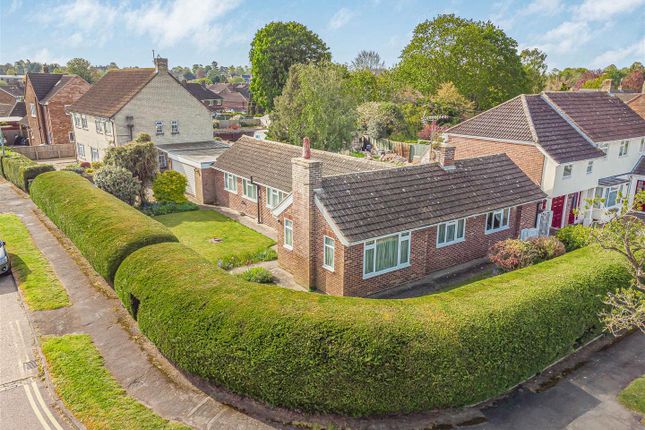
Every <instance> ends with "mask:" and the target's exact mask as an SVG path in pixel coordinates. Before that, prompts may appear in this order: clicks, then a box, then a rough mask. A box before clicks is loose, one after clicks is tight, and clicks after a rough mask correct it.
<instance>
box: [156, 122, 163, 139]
mask: <svg viewBox="0 0 645 430" xmlns="http://www.w3.org/2000/svg"><path fill="white" fill-rule="evenodd" d="M155 136H163V121H160V120H159V121H155Z"/></svg>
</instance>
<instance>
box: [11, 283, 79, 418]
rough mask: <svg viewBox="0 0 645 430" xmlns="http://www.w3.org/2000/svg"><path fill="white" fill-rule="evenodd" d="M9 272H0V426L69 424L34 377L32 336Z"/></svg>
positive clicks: (36, 375)
mask: <svg viewBox="0 0 645 430" xmlns="http://www.w3.org/2000/svg"><path fill="white" fill-rule="evenodd" d="M24 306H25V305H24V304H23V302H22V300H21V297H20V294H19V293H18V289H17V287H16V283H15V282H14V280H13V278H12V277H11V275H8V276H0V429H2V430H4V429H7V430H8V429H27V430H31V429H44V430H63V429H68V428H71V427H70V426H69V424H67V422H66V421H65V420H64V419H62V418H61V416H60V415H59V413H58V411H57V399H56V398H55V397H54V396H53V395H52V394H51V393H50V390H49V388H51V387H48V386H47V385H46V383H45V382H44V381H42V380H41V379H40V378H39V377H38V360H37V357H36V351H37V350H36V345H37V342H36V338H35V334H34V331H33V330H32V328H31V325H30V323H29V320H28V319H27V314H26V310H25V309H24Z"/></svg>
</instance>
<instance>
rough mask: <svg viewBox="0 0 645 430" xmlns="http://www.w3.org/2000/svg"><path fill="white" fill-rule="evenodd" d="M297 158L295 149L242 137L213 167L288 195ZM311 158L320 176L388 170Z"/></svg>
mask: <svg viewBox="0 0 645 430" xmlns="http://www.w3.org/2000/svg"><path fill="white" fill-rule="evenodd" d="M301 154H302V148H301V147H299V146H294V145H289V144H286V143H279V142H272V141H266V140H258V139H254V138H252V137H249V136H242V137H241V138H240V139H239V140H238V141H237V142H235V143H233V145H232V146H231V148H230V149H229V150H227V151H226V152H224V153H223V154H222V155H220V156H219V158H218V159H217V161H216V162H215V164H214V167H215V168H216V169H218V170H222V171H225V172H229V173H233V174H235V175H238V176H243V177H245V178H250V177H251V176H253V180H254V181H256V182H258V183H260V184H263V185H268V186H270V187H274V188H277V189H279V190H282V191H286V192H291V159H292V158H296V157H300V156H301ZM311 158H312V159H314V160H320V161H322V163H323V176H331V175H340V174H345V173H351V172H362V171H370V170H379V169H387V168H390V167H392V165H390V164H387V163H382V162H377V161H368V160H362V159H360V158H354V157H350V156H347V155H340V154H335V153H333V152H326V151H318V150H315V149H314V150H312V151H311Z"/></svg>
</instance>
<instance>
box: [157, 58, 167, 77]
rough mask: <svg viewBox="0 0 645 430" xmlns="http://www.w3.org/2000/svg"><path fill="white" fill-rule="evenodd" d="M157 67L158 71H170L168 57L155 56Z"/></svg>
mask: <svg viewBox="0 0 645 430" xmlns="http://www.w3.org/2000/svg"><path fill="white" fill-rule="evenodd" d="M155 69H156V70H157V72H158V73H159V72H164V73H168V59H167V58H162V57H156V58H155Z"/></svg>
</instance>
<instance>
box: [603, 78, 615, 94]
mask: <svg viewBox="0 0 645 430" xmlns="http://www.w3.org/2000/svg"><path fill="white" fill-rule="evenodd" d="M600 91H607V92H608V93H610V94H611V93H614V92H616V86H615V85H614V81H613V79H605V80H604V81H602V85H601V86H600Z"/></svg>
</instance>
